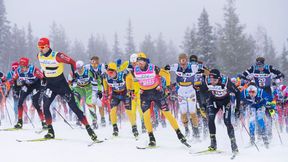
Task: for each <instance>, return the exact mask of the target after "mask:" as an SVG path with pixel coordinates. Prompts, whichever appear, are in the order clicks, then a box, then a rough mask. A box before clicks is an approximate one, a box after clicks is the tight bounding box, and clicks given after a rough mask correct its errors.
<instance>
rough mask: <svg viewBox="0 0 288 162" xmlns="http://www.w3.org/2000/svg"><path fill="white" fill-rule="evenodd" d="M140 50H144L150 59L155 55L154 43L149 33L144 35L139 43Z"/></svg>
mask: <svg viewBox="0 0 288 162" xmlns="http://www.w3.org/2000/svg"><path fill="white" fill-rule="evenodd" d="M140 51H141V52H144V53H145V54H146V55H147V57H149V58H150V59H152V58H151V57H152V56H155V55H156V53H155V52H156V47H155V43H154V42H153V40H152V37H151V35H150V34H147V35H145V37H144V40H143V42H142V43H141V44H140ZM153 61H154V60H153Z"/></svg>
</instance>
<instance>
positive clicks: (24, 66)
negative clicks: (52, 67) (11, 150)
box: [13, 57, 47, 129]
mask: <svg viewBox="0 0 288 162" xmlns="http://www.w3.org/2000/svg"><path fill="white" fill-rule="evenodd" d="M43 78H44V75H43V73H42V72H41V70H40V69H38V68H37V67H35V66H34V65H32V64H29V59H28V58H25V57H23V58H21V59H20V61H19V67H18V68H17V69H16V71H15V73H14V74H13V82H14V84H17V80H19V81H20V82H21V91H20V98H19V102H18V122H17V124H16V125H15V126H14V127H15V128H17V129H21V128H22V127H23V120H22V117H23V111H24V110H23V103H24V101H25V99H26V97H27V96H28V95H30V94H31V95H32V104H33V106H34V107H35V109H36V110H37V112H38V115H39V118H40V120H41V122H42V128H43V129H47V125H46V123H45V119H44V114H43V112H42V110H41V101H40V95H41V91H42V89H43V86H42V83H43ZM41 82H42V83H41Z"/></svg>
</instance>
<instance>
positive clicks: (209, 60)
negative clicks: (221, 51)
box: [196, 9, 216, 67]
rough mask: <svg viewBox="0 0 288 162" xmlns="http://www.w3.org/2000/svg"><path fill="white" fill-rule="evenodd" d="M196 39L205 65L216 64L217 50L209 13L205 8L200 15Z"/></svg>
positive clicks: (200, 56) (200, 57)
mask: <svg viewBox="0 0 288 162" xmlns="http://www.w3.org/2000/svg"><path fill="white" fill-rule="evenodd" d="M196 39H197V50H198V54H199V56H198V57H199V60H202V61H204V62H205V65H207V66H208V67H213V66H215V64H216V59H215V58H216V56H215V54H216V52H215V44H214V38H213V33H212V26H210V23H209V17H208V13H207V12H206V10H205V9H203V11H202V13H201V15H200V17H199V18H198V31H197V37H196Z"/></svg>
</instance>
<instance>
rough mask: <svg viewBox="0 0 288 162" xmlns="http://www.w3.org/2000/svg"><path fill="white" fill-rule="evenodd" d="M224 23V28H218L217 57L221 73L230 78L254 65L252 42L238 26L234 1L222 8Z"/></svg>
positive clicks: (242, 27)
mask: <svg viewBox="0 0 288 162" xmlns="http://www.w3.org/2000/svg"><path fill="white" fill-rule="evenodd" d="M224 21H225V24H224V27H221V26H220V29H219V30H221V31H219V33H220V35H218V38H217V40H218V41H219V42H218V43H217V44H218V47H217V48H218V50H217V51H218V55H217V57H220V59H221V60H222V62H221V63H222V64H221V69H222V72H223V73H225V74H228V75H230V76H232V75H236V74H237V73H239V72H242V71H244V70H245V69H247V68H248V67H250V66H251V64H252V63H254V58H255V56H254V55H255V52H254V41H253V39H251V37H249V36H247V35H246V34H245V33H243V29H244V26H243V25H241V24H240V21H239V17H238V15H237V14H236V8H235V6H234V0H228V4H227V5H226V6H225V8H224ZM218 59H219V58H218Z"/></svg>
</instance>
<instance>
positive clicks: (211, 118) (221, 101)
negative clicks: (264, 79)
mask: <svg viewBox="0 0 288 162" xmlns="http://www.w3.org/2000/svg"><path fill="white" fill-rule="evenodd" d="M201 89H202V90H203V91H205V90H208V91H209V97H208V105H207V109H208V125H209V133H210V137H211V140H215V146H214V147H215V148H216V138H215V134H216V127H215V116H216V114H217V112H218V111H219V110H220V109H222V110H223V111H224V115H223V117H224V123H225V125H226V127H227V133H228V136H229V138H230V140H231V147H232V150H234V149H235V148H236V149H237V145H236V140H235V134H234V128H233V125H232V123H231V115H232V111H231V103H230V93H234V94H235V96H236V108H235V112H237V113H238V112H239V106H240V97H241V96H240V95H241V94H240V91H239V89H238V88H237V87H236V86H235V85H234V84H233V83H232V82H231V81H230V79H229V78H228V77H225V76H222V77H221V78H220V79H219V82H218V84H217V85H215V86H213V85H212V84H211V83H210V79H209V78H205V80H204V83H203V85H202V86H201ZM211 145H212V141H211Z"/></svg>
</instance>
